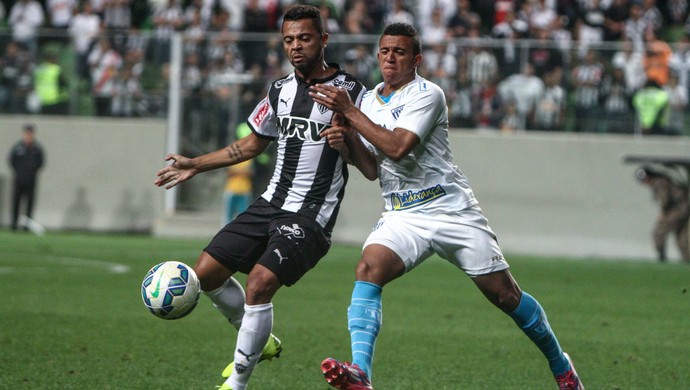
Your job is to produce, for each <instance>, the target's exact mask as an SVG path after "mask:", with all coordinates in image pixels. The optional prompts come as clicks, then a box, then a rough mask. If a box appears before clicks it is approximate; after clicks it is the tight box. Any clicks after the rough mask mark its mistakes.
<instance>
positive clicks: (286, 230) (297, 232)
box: [278, 223, 304, 261]
mask: <svg viewBox="0 0 690 390" xmlns="http://www.w3.org/2000/svg"><path fill="white" fill-rule="evenodd" d="M278 233H280V234H281V235H283V236H285V237H287V238H289V239H293V238H296V239H300V238H304V230H302V228H301V227H300V226H299V225H298V224H296V223H293V224H292V226H288V225H281V226H279V227H278ZM279 256H280V254H279ZM281 258H282V256H281ZM281 261H282V259H281Z"/></svg>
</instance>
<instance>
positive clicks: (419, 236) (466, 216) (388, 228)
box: [364, 206, 509, 277]
mask: <svg viewBox="0 0 690 390" xmlns="http://www.w3.org/2000/svg"><path fill="white" fill-rule="evenodd" d="M371 244H380V245H383V246H385V247H387V248H389V249H391V250H392V251H393V252H395V253H396V254H397V255H398V256H400V258H401V259H402V260H403V262H404V263H405V272H408V271H410V270H411V269H413V268H414V267H416V266H418V265H419V264H421V263H422V262H424V260H426V259H427V258H429V256H431V255H432V254H434V253H436V254H438V255H439V256H440V257H442V258H444V259H446V260H448V261H449V262H450V263H451V264H454V265H455V266H456V267H458V268H460V269H461V270H463V271H465V273H467V275H468V276H470V277H475V276H480V275H485V274H489V273H492V272H496V271H501V270H504V269H507V268H508V267H509V266H508V263H507V262H506V260H505V259H504V258H503V253H502V252H501V248H500V247H499V246H498V241H497V240H496V235H495V234H494V232H493V231H492V230H491V228H490V227H489V224H488V221H487V220H486V218H485V217H484V214H482V210H481V209H480V208H479V206H473V207H470V208H467V209H464V210H462V211H459V212H455V213H448V214H441V215H438V214H431V215H430V214H421V213H410V212H396V211H392V212H387V213H385V214H384V215H383V217H381V219H379V221H378V223H377V224H376V227H375V228H374V231H372V232H371V234H369V237H368V238H367V240H366V242H365V243H364V247H366V246H367V245H371Z"/></svg>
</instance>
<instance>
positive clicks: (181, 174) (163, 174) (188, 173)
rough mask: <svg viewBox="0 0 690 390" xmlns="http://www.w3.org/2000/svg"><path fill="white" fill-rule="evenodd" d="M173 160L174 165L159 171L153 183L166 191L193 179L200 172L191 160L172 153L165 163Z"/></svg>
mask: <svg viewBox="0 0 690 390" xmlns="http://www.w3.org/2000/svg"><path fill="white" fill-rule="evenodd" d="M171 160H172V161H173V163H172V164H170V165H168V166H167V167H165V168H163V169H161V170H160V171H158V172H157V173H156V180H155V181H154V182H153V184H155V185H157V186H158V187H161V186H165V189H166V190H169V189H171V188H173V187H175V186H176V185H178V184H180V183H182V182H185V181H187V180H189V179H191V178H192V177H194V175H196V174H197V172H198V171H197V170H196V168H194V163H193V162H192V159H190V158H187V157H184V156H181V155H179V154H172V153H171V154H168V155H167V156H166V157H165V161H171Z"/></svg>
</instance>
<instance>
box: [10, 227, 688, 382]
mask: <svg viewBox="0 0 690 390" xmlns="http://www.w3.org/2000/svg"><path fill="white" fill-rule="evenodd" d="M205 243H206V241H205V240H164V239H156V238H151V237H143V236H111V235H81V234H56V233H52V234H48V235H46V236H43V237H37V236H33V235H28V234H12V233H9V232H7V231H0V294H1V295H0V296H1V297H2V304H1V305H0V389H13V390H14V389H43V390H46V389H170V388H175V389H213V388H214V386H216V385H220V384H221V383H222V378H221V377H220V372H221V371H222V370H223V368H224V367H225V365H226V364H227V363H229V362H230V361H231V360H232V351H233V348H234V342H235V336H236V331H235V330H234V329H233V328H232V327H231V326H230V325H229V324H228V323H227V322H226V321H224V320H223V319H222V318H221V316H220V315H219V314H218V313H217V312H216V311H215V309H214V308H213V307H212V305H211V303H210V301H209V300H208V299H207V298H205V297H202V301H201V302H200V304H199V306H197V308H196V309H195V311H194V312H193V313H192V314H190V315H189V316H188V317H185V318H183V319H180V320H176V321H166V320H161V319H158V318H156V317H154V316H153V315H151V314H150V313H148V311H147V310H146V309H145V307H144V305H143V303H142V302H141V297H140V283H141V280H142V279H143V277H144V274H145V273H146V271H148V269H149V268H150V267H151V266H153V265H154V264H156V263H158V262H160V261H164V260H180V261H183V262H185V263H187V264H190V265H193V263H194V261H195V260H196V257H197V255H198V253H199V251H200V250H201V248H203V246H204V245H205ZM359 251H360V248H358V247H347V246H339V245H336V246H334V247H333V249H332V250H331V252H330V253H329V255H328V256H327V257H326V258H325V259H323V260H322V261H321V263H320V264H319V265H318V266H317V267H316V268H315V269H314V270H312V271H311V272H310V273H308V274H307V275H306V276H305V277H304V278H303V279H302V280H301V281H300V282H299V283H298V284H297V285H295V286H293V287H291V288H283V289H281V290H280V291H279V292H278V295H277V296H276V298H275V300H274V308H275V323H274V333H275V334H276V335H277V336H278V337H280V338H281V339H282V341H283V345H284V348H285V349H284V351H283V355H282V356H281V358H280V359H277V360H273V361H271V362H264V363H261V364H260V365H259V366H258V367H257V368H256V370H255V371H254V375H253V377H252V380H251V382H250V388H251V389H257V390H261V389H322V390H325V389H327V388H328V387H327V385H326V384H325V381H324V380H323V378H322V376H321V372H320V369H319V365H320V362H321V360H322V359H323V358H325V357H329V356H331V357H335V358H338V359H343V360H347V359H349V358H350V354H349V334H348V332H347V325H346V308H347V305H348V304H349V297H350V292H351V288H352V283H353V278H354V276H353V275H354V272H353V270H354V266H355V263H356V260H357V258H358V255H359ZM508 260H509V262H510V263H511V266H512V272H513V274H514V275H515V277H516V278H517V280H518V281H519V283H520V285H521V287H522V288H523V289H524V290H525V291H529V292H530V293H531V294H532V295H534V296H535V297H536V298H537V299H538V300H539V301H540V302H541V303H542V305H543V306H544V308H545V309H546V311H547V313H548V315H549V320H550V322H551V325H552V327H553V328H554V329H555V331H556V333H557V335H558V336H559V340H560V342H561V345H562V346H563V348H564V349H565V350H566V351H568V352H569V353H570V354H571V356H572V357H573V359H574V360H575V362H576V366H577V369H578V372H579V373H580V376H581V377H582V379H583V381H584V383H585V385H586V386H587V388H588V389H626V390H627V389H644V390H647V389H679V388H684V389H688V388H690V293H688V292H687V290H688V289H690V269H689V268H688V267H687V266H684V265H681V264H655V263H650V262H632V263H631V262H623V261H603V260H597V259H588V260H569V259H553V258H551V259H546V258H531V257H517V256H508ZM240 279H241V280H242V281H243V280H244V278H243V277H240ZM383 308H384V312H383V313H384V314H383V329H382V332H381V335H380V337H379V340H378V343H377V353H376V358H375V362H374V378H373V383H374V385H375V386H376V388H377V389H379V390H388V389H430V390H437V389H492V390H493V389H554V388H555V382H554V381H553V379H552V377H551V375H550V373H549V370H548V368H547V364H546V361H545V360H544V358H543V357H542V355H541V353H540V352H539V351H538V350H537V348H536V347H535V346H534V345H532V344H531V342H529V340H528V339H527V337H526V336H525V335H523V334H522V332H520V331H519V330H518V329H517V327H516V326H515V325H514V324H513V322H512V320H511V319H510V318H509V317H508V316H506V315H504V314H503V313H501V312H500V311H499V310H497V309H496V308H494V307H493V306H491V305H490V304H489V303H488V301H486V300H485V299H484V298H483V296H481V294H480V293H479V292H478V290H477V289H476V288H475V287H474V285H473V284H472V283H471V281H470V280H469V279H468V278H467V277H466V276H465V275H464V274H462V273H461V272H459V271H457V270H455V269H454V268H453V267H451V266H449V265H448V264H447V263H445V262H443V261H441V260H440V259H438V258H432V259H429V260H428V261H427V262H426V263H425V264H423V265H422V266H420V267H419V268H418V269H416V270H415V272H413V273H411V274H409V275H406V276H405V277H403V278H401V279H399V280H397V281H395V282H394V283H392V284H391V285H389V286H387V287H386V288H385V291H384V301H383Z"/></svg>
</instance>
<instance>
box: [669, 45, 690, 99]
mask: <svg viewBox="0 0 690 390" xmlns="http://www.w3.org/2000/svg"><path fill="white" fill-rule="evenodd" d="M668 64H669V67H670V69H671V71H673V72H675V74H676V75H677V76H678V84H679V85H680V86H681V87H682V88H683V89H685V91H686V93H688V95H689V96H690V90H689V89H688V88H690V82H689V80H688V79H689V77H688V76H690V36H688V35H687V34H684V35H683V36H682V37H681V38H680V39H679V40H678V41H677V42H676V43H675V45H674V46H673V54H671V59H670V60H669V61H668Z"/></svg>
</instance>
